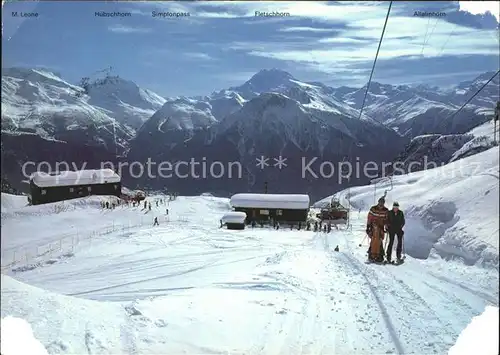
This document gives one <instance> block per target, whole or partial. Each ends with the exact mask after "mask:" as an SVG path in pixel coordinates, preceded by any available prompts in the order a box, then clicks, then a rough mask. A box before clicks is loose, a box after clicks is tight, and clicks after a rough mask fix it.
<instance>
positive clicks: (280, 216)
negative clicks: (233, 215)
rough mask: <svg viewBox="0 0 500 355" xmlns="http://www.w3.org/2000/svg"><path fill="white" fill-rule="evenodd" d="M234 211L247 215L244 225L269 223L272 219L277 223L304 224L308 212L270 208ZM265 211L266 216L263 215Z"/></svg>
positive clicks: (238, 209)
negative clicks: (254, 222)
mask: <svg viewBox="0 0 500 355" xmlns="http://www.w3.org/2000/svg"><path fill="white" fill-rule="evenodd" d="M234 210H235V211H238V212H245V213H246V214H247V219H246V223H247V224H248V223H251V222H252V221H256V222H260V221H264V222H265V221H271V220H272V219H274V220H275V221H278V222H305V221H306V220H307V216H308V213H309V210H308V209H306V210H287V209H270V208H246V207H235V208H234ZM266 211H267V214H266V213H265V212H266Z"/></svg>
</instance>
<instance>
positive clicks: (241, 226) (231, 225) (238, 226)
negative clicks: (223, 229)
mask: <svg viewBox="0 0 500 355" xmlns="http://www.w3.org/2000/svg"><path fill="white" fill-rule="evenodd" d="M226 226H227V229H235V230H242V229H245V224H244V223H226Z"/></svg>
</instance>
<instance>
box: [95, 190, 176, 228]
mask: <svg viewBox="0 0 500 355" xmlns="http://www.w3.org/2000/svg"><path fill="white" fill-rule="evenodd" d="M173 200H175V197H172V196H170V198H169V201H173ZM155 203H156V207H160V205H165V204H166V203H167V201H166V200H165V199H157V200H156V201H155ZM120 204H122V205H125V206H130V204H132V207H139V206H140V204H141V203H140V201H136V200H131V201H130V200H120V199H117V200H116V202H109V201H101V208H103V209H115V208H116V207H117V206H119V205H120ZM143 206H144V207H143V209H144V210H148V211H151V208H152V205H151V202H150V201H146V200H144V205H143ZM168 212H169V210H168V208H166V210H165V214H166V215H167V216H168ZM159 225H160V223H159V222H158V217H155V218H154V221H153V226H159Z"/></svg>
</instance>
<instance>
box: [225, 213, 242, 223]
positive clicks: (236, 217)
mask: <svg viewBox="0 0 500 355" xmlns="http://www.w3.org/2000/svg"><path fill="white" fill-rule="evenodd" d="M246 218H247V214H246V213H245V212H227V213H226V214H225V215H224V216H222V219H221V220H222V223H245V219H246Z"/></svg>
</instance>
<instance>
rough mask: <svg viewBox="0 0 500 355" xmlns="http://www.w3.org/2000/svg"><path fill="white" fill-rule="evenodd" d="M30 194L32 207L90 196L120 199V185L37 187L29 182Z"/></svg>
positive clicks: (117, 183) (118, 183)
mask: <svg viewBox="0 0 500 355" xmlns="http://www.w3.org/2000/svg"><path fill="white" fill-rule="evenodd" d="M44 191H45V192H44ZM30 192H31V203H32V204H33V205H39V204H43V203H51V202H58V201H64V200H71V199H74V198H79V197H85V196H90V195H112V196H117V197H120V196H121V183H120V182H116V183H106V184H92V185H74V186H51V187H39V186H37V185H35V184H34V183H33V181H31V182H30Z"/></svg>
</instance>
